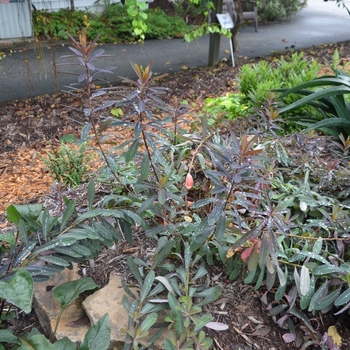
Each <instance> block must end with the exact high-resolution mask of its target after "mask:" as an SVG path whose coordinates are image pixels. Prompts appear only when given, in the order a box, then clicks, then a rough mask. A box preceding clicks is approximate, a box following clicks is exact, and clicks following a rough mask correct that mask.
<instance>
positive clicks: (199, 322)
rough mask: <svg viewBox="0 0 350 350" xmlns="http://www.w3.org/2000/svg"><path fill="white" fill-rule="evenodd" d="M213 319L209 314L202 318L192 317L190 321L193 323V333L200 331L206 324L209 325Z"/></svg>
mask: <svg viewBox="0 0 350 350" xmlns="http://www.w3.org/2000/svg"><path fill="white" fill-rule="evenodd" d="M212 319H213V316H212V315H210V314H205V315H202V316H200V317H199V316H192V320H193V322H194V325H195V328H194V331H195V332H198V331H200V330H201V329H202V328H203V327H204V326H205V325H206V324H207V323H209V322H210V321H211V320H212Z"/></svg>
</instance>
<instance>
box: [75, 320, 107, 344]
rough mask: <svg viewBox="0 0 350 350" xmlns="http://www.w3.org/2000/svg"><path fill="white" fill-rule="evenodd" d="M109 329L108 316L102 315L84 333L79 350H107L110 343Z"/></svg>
mask: <svg viewBox="0 0 350 350" xmlns="http://www.w3.org/2000/svg"><path fill="white" fill-rule="evenodd" d="M110 337H111V329H110V327H109V324H108V314H104V315H103V316H102V317H101V318H100V319H99V321H98V322H97V323H96V324H94V325H93V326H92V327H91V328H90V329H89V330H88V331H87V333H86V335H85V337H84V341H83V343H82V344H81V346H80V348H79V350H107V349H108V347H109V343H110Z"/></svg>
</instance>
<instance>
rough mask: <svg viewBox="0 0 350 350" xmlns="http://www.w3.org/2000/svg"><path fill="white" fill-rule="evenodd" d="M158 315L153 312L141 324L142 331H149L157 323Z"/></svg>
mask: <svg viewBox="0 0 350 350" xmlns="http://www.w3.org/2000/svg"><path fill="white" fill-rule="evenodd" d="M157 318H158V315H157V314H156V313H155V312H153V313H151V314H149V315H148V316H147V317H146V318H145V319H144V320H143V321H142V323H141V328H142V331H147V330H149V329H150V328H151V327H152V326H153V325H154V324H155V323H156V322H157Z"/></svg>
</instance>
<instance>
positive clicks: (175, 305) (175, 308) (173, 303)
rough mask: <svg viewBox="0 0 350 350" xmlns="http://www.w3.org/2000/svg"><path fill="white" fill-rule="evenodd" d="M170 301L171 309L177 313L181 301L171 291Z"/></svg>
mask: <svg viewBox="0 0 350 350" xmlns="http://www.w3.org/2000/svg"><path fill="white" fill-rule="evenodd" d="M168 303H169V307H170V309H171V310H172V311H173V313H174V314H176V313H177V312H179V311H178V305H179V303H178V302H177V300H176V298H175V297H174V295H172V294H171V293H168Z"/></svg>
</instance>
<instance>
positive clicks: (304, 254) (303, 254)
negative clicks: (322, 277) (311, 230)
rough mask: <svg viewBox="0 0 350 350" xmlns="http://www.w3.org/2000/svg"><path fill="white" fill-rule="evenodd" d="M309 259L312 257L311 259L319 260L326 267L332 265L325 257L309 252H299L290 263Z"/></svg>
mask: <svg viewBox="0 0 350 350" xmlns="http://www.w3.org/2000/svg"><path fill="white" fill-rule="evenodd" d="M308 257H310V258H311V259H315V260H318V261H320V262H322V263H323V264H325V265H330V264H329V262H328V261H327V260H326V259H325V258H324V257H323V256H321V255H318V254H315V253H313V252H308V251H299V252H298V253H297V254H295V255H293V256H292V257H291V258H290V259H289V262H294V261H298V260H304V259H305V258H308Z"/></svg>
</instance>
